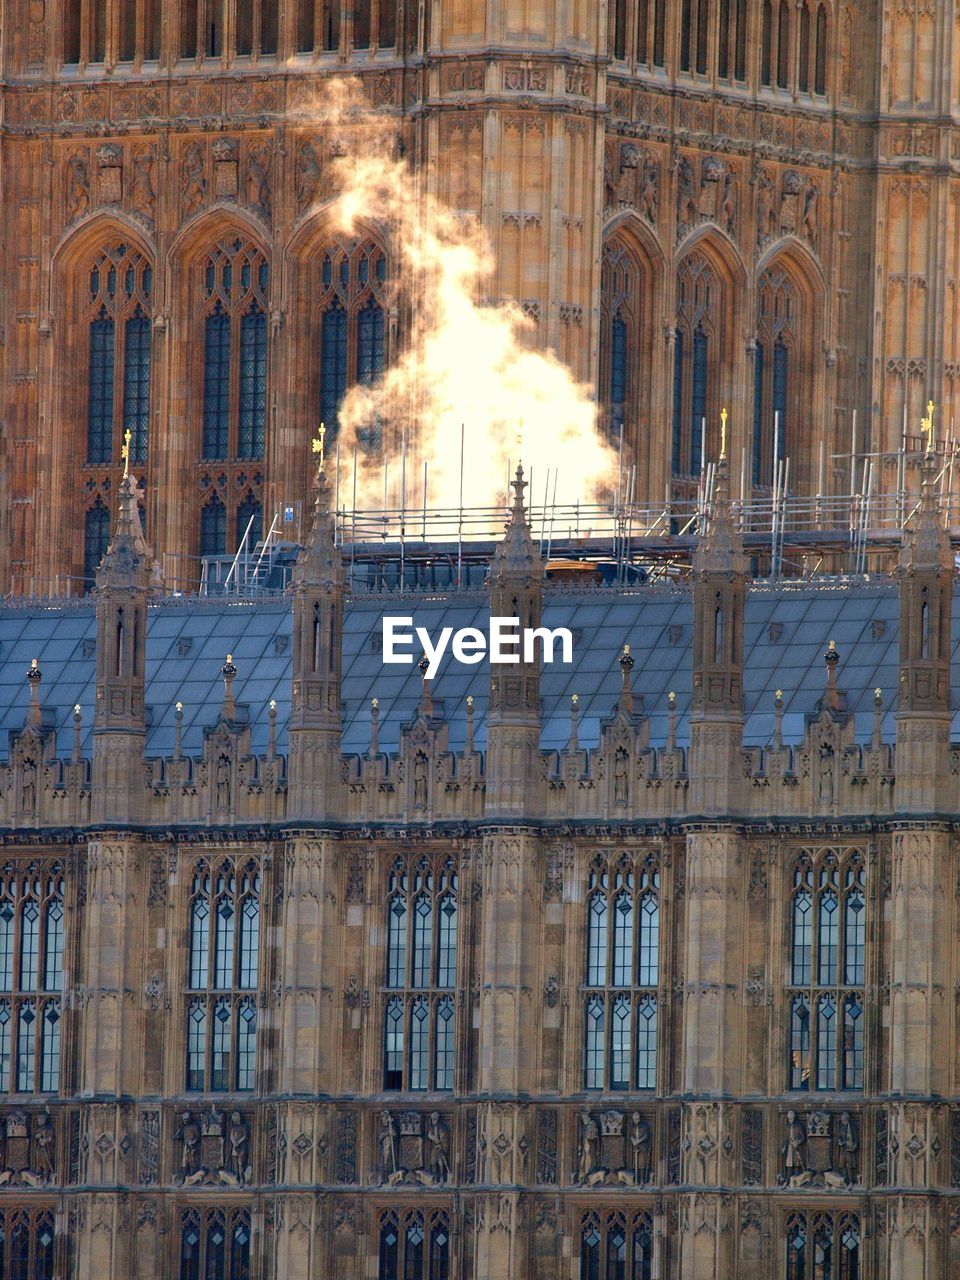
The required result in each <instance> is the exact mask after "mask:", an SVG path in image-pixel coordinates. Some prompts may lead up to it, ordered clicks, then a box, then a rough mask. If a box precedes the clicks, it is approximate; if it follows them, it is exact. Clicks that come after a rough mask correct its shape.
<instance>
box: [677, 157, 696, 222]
mask: <svg viewBox="0 0 960 1280" xmlns="http://www.w3.org/2000/svg"><path fill="white" fill-rule="evenodd" d="M699 221H700V208H699V205H698V204H697V193H696V189H695V184H694V179H693V165H692V164H691V163H690V161H689V160H688V159H687V157H686V156H683V157H682V158H681V160H680V163H679V167H678V168H677V225H678V227H679V228H680V229H681V231H682V230H684V229H686V228H687V227H689V226H692V225H693V224H694V223H697V222H699Z"/></svg>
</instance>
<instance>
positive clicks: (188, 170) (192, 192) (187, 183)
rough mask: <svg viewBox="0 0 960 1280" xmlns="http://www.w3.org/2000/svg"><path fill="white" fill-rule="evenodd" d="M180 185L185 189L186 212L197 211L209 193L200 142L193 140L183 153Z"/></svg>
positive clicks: (184, 208) (184, 206)
mask: <svg viewBox="0 0 960 1280" xmlns="http://www.w3.org/2000/svg"><path fill="white" fill-rule="evenodd" d="M180 185H181V188H182V190H183V211H184V213H188V214H189V213H196V211H197V210H198V209H199V208H200V206H201V205H202V204H203V202H204V199H205V197H206V194H207V179H206V176H205V174H204V164H203V147H202V146H201V145H200V143H199V142H191V143H190V145H189V146H188V147H187V149H186V151H185V152H184V153H183V164H182V165H181V172H180Z"/></svg>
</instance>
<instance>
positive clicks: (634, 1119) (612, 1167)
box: [576, 1110, 652, 1187]
mask: <svg viewBox="0 0 960 1280" xmlns="http://www.w3.org/2000/svg"><path fill="white" fill-rule="evenodd" d="M651 1144H652V1134H651V1131H650V1125H649V1124H648V1122H647V1121H646V1120H645V1119H644V1117H643V1116H642V1115H641V1114H640V1113H639V1112H638V1111H635V1112H633V1114H632V1115H631V1117H630V1120H629V1124H628V1122H627V1117H626V1116H625V1115H624V1113H623V1112H622V1111H614V1110H608V1111H604V1112H603V1114H602V1115H601V1116H600V1119H599V1122H598V1121H597V1120H596V1119H595V1118H594V1117H593V1116H592V1115H591V1114H590V1112H589V1111H586V1110H584V1111H581V1112H580V1150H579V1166H578V1169H577V1178H576V1180H577V1182H578V1183H580V1185H581V1186H591V1187H592V1186H599V1185H601V1184H604V1183H608V1184H611V1185H621V1186H633V1185H635V1184H636V1185H641V1186H642V1185H644V1184H645V1183H646V1182H648V1181H649V1178H650V1151H651Z"/></svg>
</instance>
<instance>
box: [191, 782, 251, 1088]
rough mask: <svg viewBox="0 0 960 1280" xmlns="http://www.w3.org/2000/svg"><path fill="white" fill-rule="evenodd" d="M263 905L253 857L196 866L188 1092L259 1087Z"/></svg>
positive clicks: (192, 931)
mask: <svg viewBox="0 0 960 1280" xmlns="http://www.w3.org/2000/svg"><path fill="white" fill-rule="evenodd" d="M217 785H218V786H220V785H221V784H220V783H219V782H218V783H217ZM226 785H227V786H229V783H227V784H226ZM260 908H261V896H260V869H259V866H258V864H257V863H256V862H255V861H254V860H250V861H248V862H244V863H237V864H234V863H233V862H231V861H224V862H222V863H220V864H219V865H213V864H210V863H207V862H200V863H198V864H197V866H196V868H195V871H194V875H193V879H192V882H191V887H190V902H189V919H190V931H189V952H188V957H187V981H186V991H185V1011H186V1046H187V1061H186V1087H187V1089H188V1090H189V1091H196V1092H201V1093H210V1092H226V1093H232V1092H235V1091H246V1090H252V1089H254V1088H255V1087H256V1067H257V1054H256V1049H257V1010H258V1006H259V994H258V993H259V987H260V932H261V928H260Z"/></svg>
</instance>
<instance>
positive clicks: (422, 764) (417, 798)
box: [413, 751, 427, 809]
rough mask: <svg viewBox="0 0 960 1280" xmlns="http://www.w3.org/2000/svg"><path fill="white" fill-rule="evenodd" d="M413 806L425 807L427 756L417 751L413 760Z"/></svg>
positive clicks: (417, 807) (416, 807)
mask: <svg viewBox="0 0 960 1280" xmlns="http://www.w3.org/2000/svg"><path fill="white" fill-rule="evenodd" d="M413 807H414V808H415V809H426V807H427V757H426V756H425V755H424V754H423V752H422V751H418V752H417V755H416V759H415V760H414V762H413Z"/></svg>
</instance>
